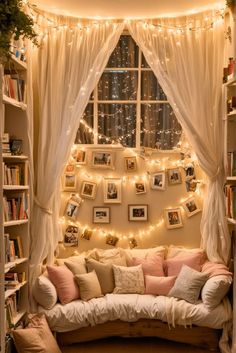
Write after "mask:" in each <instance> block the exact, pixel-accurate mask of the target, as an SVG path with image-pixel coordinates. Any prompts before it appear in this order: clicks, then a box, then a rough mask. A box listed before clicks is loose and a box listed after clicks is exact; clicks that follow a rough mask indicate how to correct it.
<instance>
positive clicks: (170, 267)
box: [164, 253, 204, 276]
mask: <svg viewBox="0 0 236 353" xmlns="http://www.w3.org/2000/svg"><path fill="white" fill-rule="evenodd" d="M203 261H204V257H203V255H202V254H201V253H192V254H190V253H188V254H181V255H178V256H176V257H173V258H170V259H167V260H166V261H165V265H164V266H165V272H166V273H167V276H178V274H179V273H180V271H181V268H182V266H183V265H187V266H189V267H191V268H192V269H194V270H196V271H199V272H200V271H201V269H202V264H203Z"/></svg>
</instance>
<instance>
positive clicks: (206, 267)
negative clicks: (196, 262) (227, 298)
mask: <svg viewBox="0 0 236 353" xmlns="http://www.w3.org/2000/svg"><path fill="white" fill-rule="evenodd" d="M202 272H204V273H207V274H208V276H209V277H213V276H218V275H226V276H227V275H228V276H229V277H231V276H232V272H230V271H229V269H228V267H227V266H226V265H224V264H219V263H214V262H210V261H206V262H205V263H204V264H203V266H202Z"/></svg>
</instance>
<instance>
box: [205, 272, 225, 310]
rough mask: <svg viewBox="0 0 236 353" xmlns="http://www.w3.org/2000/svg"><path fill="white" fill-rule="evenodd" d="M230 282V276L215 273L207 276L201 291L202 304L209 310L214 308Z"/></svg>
mask: <svg viewBox="0 0 236 353" xmlns="http://www.w3.org/2000/svg"><path fill="white" fill-rule="evenodd" d="M231 283H232V277H230V276H225V275H217V276H214V277H211V278H209V279H208V280H207V281H206V283H205V284H204V286H203V288H202V292H201V296H202V301H203V304H204V305H205V306H206V307H207V308H208V309H209V310H213V309H214V308H216V307H217V305H219V304H220V302H221V300H222V299H223V298H224V296H225V295H226V294H227V292H228V290H229V288H230V285H231Z"/></svg>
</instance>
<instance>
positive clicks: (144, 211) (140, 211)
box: [128, 205, 148, 222]
mask: <svg viewBox="0 0 236 353" xmlns="http://www.w3.org/2000/svg"><path fill="white" fill-rule="evenodd" d="M128 219H129V221H138V222H140V221H147V220H148V205H128Z"/></svg>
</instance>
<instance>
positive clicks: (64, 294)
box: [47, 266, 79, 304]
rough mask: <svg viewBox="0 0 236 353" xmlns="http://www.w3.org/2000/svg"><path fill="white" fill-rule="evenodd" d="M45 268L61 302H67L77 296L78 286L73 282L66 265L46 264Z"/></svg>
mask: <svg viewBox="0 0 236 353" xmlns="http://www.w3.org/2000/svg"><path fill="white" fill-rule="evenodd" d="M47 270H48V276H49V279H50V280H51V281H52V283H53V284H54V286H55V287H56V290H57V295H58V298H59V300H60V302H61V304H67V303H70V302H71V301H72V300H75V299H78V298H79V288H78V286H77V284H76V283H75V280H74V275H73V273H72V272H71V271H70V270H69V269H68V268H67V267H66V266H47Z"/></svg>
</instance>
